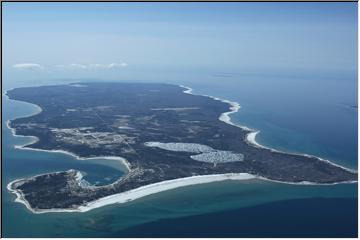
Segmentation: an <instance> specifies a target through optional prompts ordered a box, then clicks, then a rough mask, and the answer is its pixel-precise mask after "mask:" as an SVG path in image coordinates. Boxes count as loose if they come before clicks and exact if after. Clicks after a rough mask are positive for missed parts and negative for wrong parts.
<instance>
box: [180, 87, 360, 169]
mask: <svg viewBox="0 0 360 240" xmlns="http://www.w3.org/2000/svg"><path fill="white" fill-rule="evenodd" d="M179 86H180V87H182V88H185V89H186V90H185V91H184V93H187V94H191V95H196V96H204V97H209V98H212V99H214V100H216V101H221V102H224V103H228V104H229V105H230V110H231V111H228V112H224V113H222V114H221V115H220V117H219V120H220V121H223V122H225V123H227V124H230V125H233V126H235V127H238V128H241V129H243V130H245V131H249V133H247V134H246V137H245V139H244V140H245V142H247V143H248V144H250V145H252V146H254V147H257V148H263V149H267V150H270V151H272V152H278V153H284V154H291V155H297V156H305V157H313V158H316V159H318V160H320V161H323V162H326V163H328V164H331V165H333V166H336V167H339V168H341V169H344V170H346V171H349V172H352V173H357V170H356V169H351V168H347V167H344V166H341V165H339V164H336V163H333V162H331V161H329V160H326V159H323V158H320V157H317V156H314V155H310V154H306V153H305V154H302V153H296V152H284V151H279V150H277V149H274V148H271V147H267V146H264V145H261V144H260V143H258V142H257V141H256V135H257V134H258V133H260V130H254V129H251V128H249V127H246V126H243V125H240V124H236V123H233V122H232V121H231V118H230V116H229V115H230V114H233V113H236V112H238V111H239V109H240V108H241V106H240V104H239V103H237V102H233V101H229V100H226V99H221V98H218V97H214V96H211V95H201V94H193V93H192V91H193V89H192V88H190V87H186V86H184V85H179Z"/></svg>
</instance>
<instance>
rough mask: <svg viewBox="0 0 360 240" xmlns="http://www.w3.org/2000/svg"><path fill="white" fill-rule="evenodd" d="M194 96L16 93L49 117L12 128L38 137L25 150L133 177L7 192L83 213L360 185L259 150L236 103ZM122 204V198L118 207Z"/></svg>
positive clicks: (54, 90)
mask: <svg viewBox="0 0 360 240" xmlns="http://www.w3.org/2000/svg"><path fill="white" fill-rule="evenodd" d="M189 93H190V90H189V89H187V88H184V87H181V86H177V85H171V84H155V83H93V82H92V83H76V84H69V85H55V86H40V87H24V88H16V89H12V90H9V91H8V92H7V96H8V97H9V98H10V99H14V100H19V101H24V102H29V103H33V104H36V105H38V106H39V107H40V108H41V109H42V111H41V112H40V113H38V114H36V115H33V116H30V117H24V118H18V119H15V120H12V121H10V122H9V123H8V126H9V127H10V128H11V129H13V132H14V133H15V134H16V135H23V136H35V137H36V138H37V141H36V142H33V143H30V144H28V145H27V146H24V147H26V148H32V149H38V150H48V151H66V152H69V153H72V154H74V155H76V156H78V157H81V158H92V157H99V156H109V157H110V156H111V157H119V158H122V159H125V160H124V161H125V162H126V164H127V166H128V169H129V170H128V173H126V174H125V175H124V177H122V178H120V179H118V180H117V181H115V182H113V183H112V184H109V185H105V186H92V185H90V184H88V183H86V181H85V180H83V179H82V175H81V173H80V172H79V171H77V170H72V169H69V171H65V172H56V173H47V174H42V175H38V176H34V177H31V178H26V179H17V180H15V181H13V182H11V183H10V184H9V185H8V189H9V190H10V191H12V192H14V193H15V194H16V195H17V197H18V198H17V200H18V201H20V202H22V203H24V204H25V205H26V206H27V207H28V208H29V209H30V210H32V211H33V212H46V211H85V210H89V209H90V208H91V206H93V207H97V206H102V205H105V204H109V203H114V202H124V201H129V200H132V199H134V198H136V196H137V197H140V196H143V195H146V191H147V189H148V190H149V189H154V188H156V187H159V186H161V185H162V186H166V185H167V186H170V185H171V184H173V185H172V186H173V187H174V186H175V187H176V186H183V185H189V184H190V183H191V182H194V183H202V182H208V181H209V179H211V178H213V180H214V181H219V180H221V179H237V178H241V177H242V178H245V179H246V178H251V177H258V178H263V179H268V180H273V181H280V182H287V183H315V184H333V183H341V182H355V181H357V173H356V172H354V171H352V170H349V169H346V168H343V167H341V166H338V165H335V164H333V163H331V162H329V161H326V160H323V159H320V158H317V157H315V156H309V155H300V154H290V153H283V152H279V151H275V150H272V149H268V148H264V147H262V146H260V145H256V144H255V143H256V142H255V141H254V137H255V135H256V132H253V131H252V130H250V129H246V128H241V127H239V126H236V125H235V124H233V123H232V122H231V121H230V118H229V116H228V115H229V114H230V113H232V112H235V111H237V109H238V105H237V104H236V103H232V102H228V101H223V100H219V99H216V98H213V97H208V96H201V95H194V94H189ZM329 134H330V133H329ZM221 176H225V177H224V178H221ZM204 179H207V180H204ZM210 181H211V180H210ZM173 187H172V188H173ZM170 188H171V187H165V188H163V189H170ZM149 191H150V192H155V191H154V190H149ZM131 194H133V195H134V194H135V195H136V196H135V197H134V196H133V197H132V195H131ZM119 196H122V198H121V199H122V200H119V199H118V200H116V199H115V198H116V197H119ZM114 199H115V200H114Z"/></svg>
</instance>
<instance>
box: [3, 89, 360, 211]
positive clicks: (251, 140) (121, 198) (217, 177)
mask: <svg viewBox="0 0 360 240" xmlns="http://www.w3.org/2000/svg"><path fill="white" fill-rule="evenodd" d="M178 86H179V87H181V88H184V89H185V90H184V91H183V93H186V94H192V95H197V96H204V97H209V98H212V99H214V100H216V101H221V102H224V103H227V104H229V105H230V107H229V110H230V111H227V112H223V113H221V115H220V116H219V118H218V119H219V120H220V121H223V122H225V123H227V124H230V125H233V126H236V127H239V128H241V129H243V130H245V131H248V132H249V133H247V134H246V137H245V139H244V140H245V141H246V142H247V143H248V144H251V145H253V146H254V147H258V148H265V149H268V150H271V151H275V152H280V153H285V154H293V155H300V156H306V157H315V158H317V159H318V160H321V161H326V162H327V163H328V164H332V165H334V166H336V167H340V168H342V169H344V170H347V171H349V172H354V173H357V171H356V170H354V169H348V168H345V167H343V166H340V165H337V164H335V163H332V162H330V161H329V160H325V159H322V158H319V157H316V156H311V155H308V154H297V153H289V152H281V151H278V150H276V149H272V148H269V147H265V146H263V145H261V144H259V143H257V142H256V139H255V138H256V135H257V134H258V133H259V132H260V131H257V130H254V129H250V128H248V127H246V126H242V125H239V124H235V123H233V122H232V121H231V118H230V116H229V115H230V114H233V113H236V112H238V110H239V109H240V108H241V107H240V104H239V103H237V102H233V101H229V100H225V99H220V98H217V97H213V96H210V95H201V94H193V93H192V91H193V89H192V88H189V87H186V86H183V85H178ZM6 93H7V91H5V95H6V97H7V98H8V99H9V100H12V101H19V100H13V99H10V98H9V96H7V94H6ZM19 102H24V101H19ZM25 103H28V102H25ZM30 104H32V103H30ZM32 105H35V106H37V107H38V108H39V109H40V112H41V111H42V109H41V107H40V106H38V105H36V104H32ZM40 112H38V113H35V114H32V115H30V116H34V115H37V114H39V113H40ZM24 117H29V116H24ZM21 118H22V117H21ZM12 120H14V119H12ZM10 121H11V120H7V121H6V126H7V127H8V128H9V129H10V130H11V132H12V135H13V136H15V137H33V138H35V139H34V140H32V141H31V142H29V143H25V144H24V145H15V146H14V147H15V148H17V149H25V150H32V151H45V152H59V153H63V154H67V155H71V156H72V157H74V158H75V159H77V160H91V159H98V158H104V159H109V160H119V161H121V162H122V164H123V165H124V166H125V167H126V168H127V169H128V171H129V172H130V171H131V168H130V167H131V165H130V163H129V162H128V161H127V160H126V159H125V158H122V157H119V156H103V157H102V156H99V157H89V158H85V157H80V156H78V155H76V154H74V153H71V152H68V151H65V150H45V149H36V148H31V147H26V146H27V145H30V144H33V143H35V142H37V141H38V138H37V137H35V136H24V135H17V134H16V133H15V129H13V128H11V127H10ZM40 175H44V174H40ZM36 176H39V175H36ZM36 176H34V177H36ZM32 178H33V177H32ZM30 179H31V178H30ZM81 179H82V177H81V178H79V179H78V181H81ZM121 179H122V177H121V178H119V179H118V180H116V181H115V182H114V183H116V182H118V181H119V180H121ZM249 179H259V180H264V181H270V182H277V183H284V184H294V185H336V184H344V183H356V182H357V181H344V182H336V183H313V182H307V181H303V182H284V181H278V180H271V179H267V178H265V177H261V176H257V175H252V174H248V173H226V174H213V175H199V176H191V177H186V178H178V179H174V180H166V181H162V182H157V183H153V184H149V185H145V186H142V187H139V188H136V189H132V190H129V191H126V192H122V193H117V194H113V195H109V196H106V197H103V198H100V199H97V200H94V201H92V202H88V203H87V204H86V205H82V206H79V207H78V208H75V209H47V210H37V209H32V208H31V206H30V204H29V203H28V202H27V200H26V199H25V198H24V196H23V194H22V192H21V191H19V190H14V189H12V188H11V187H12V184H13V183H14V182H17V181H21V180H24V179H15V180H13V181H11V182H10V183H9V184H8V185H7V189H8V190H9V191H10V192H12V193H14V194H15V195H16V199H15V202H19V203H22V204H24V205H25V206H26V208H27V209H29V210H30V211H31V212H33V213H49V212H87V211H90V210H92V209H95V208H99V207H103V206H106V205H110V204H115V203H125V202H128V201H132V200H135V199H138V198H141V197H144V196H148V195H151V194H155V193H159V192H163V191H166V190H170V189H175V188H179V187H185V186H190V185H197V184H203V183H211V182H217V181H225V180H249ZM114 183H111V184H109V185H112V184H114Z"/></svg>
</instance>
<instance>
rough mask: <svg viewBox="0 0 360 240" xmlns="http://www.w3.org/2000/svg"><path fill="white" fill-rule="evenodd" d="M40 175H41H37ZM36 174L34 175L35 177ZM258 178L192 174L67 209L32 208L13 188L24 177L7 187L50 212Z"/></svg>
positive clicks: (76, 209) (80, 210) (85, 208)
mask: <svg viewBox="0 0 360 240" xmlns="http://www.w3.org/2000/svg"><path fill="white" fill-rule="evenodd" d="M37 176H39V175H37ZM35 177H36V176H34V177H32V178H35ZM81 177H82V176H81V175H79V176H77V181H79V182H80V181H81ZM254 178H256V177H255V176H254V175H251V174H248V173H228V174H214V175H203V176H192V177H187V178H179V179H174V180H168V181H163V182H158V183H154V184H149V185H146V186H142V187H139V188H136V189H133V190H130V191H126V192H122V193H118V194H114V195H110V196H106V197H103V198H100V199H97V200H95V201H92V202H88V203H86V205H82V206H79V207H77V208H72V209H71V208H70V209H68V208H65V209H33V208H31V206H30V204H29V203H28V201H27V200H26V199H25V197H24V195H23V194H22V192H21V191H18V190H15V189H13V188H12V185H13V184H14V183H15V182H17V181H21V180H23V179H17V180H14V181H12V182H10V183H9V184H8V185H7V189H8V190H9V191H10V192H12V193H14V194H16V199H15V202H19V203H22V204H24V205H25V206H26V208H27V209H29V210H30V211H31V212H33V213H49V212H87V211H90V210H92V209H95V208H99V207H103V206H106V205H110V204H116V203H118V204H119V203H125V202H129V201H133V200H135V199H138V198H142V197H145V196H148V195H151V194H155V193H159V192H163V191H167V190H171V189H175V188H179V187H185V186H190V185H197V184H204V183H210V182H218V181H224V180H249V179H254Z"/></svg>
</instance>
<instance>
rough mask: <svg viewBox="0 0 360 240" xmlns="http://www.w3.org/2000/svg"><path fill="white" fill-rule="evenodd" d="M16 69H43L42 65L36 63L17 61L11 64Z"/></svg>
mask: <svg viewBox="0 0 360 240" xmlns="http://www.w3.org/2000/svg"><path fill="white" fill-rule="evenodd" d="M13 67H14V68H16V69H27V70H41V69H44V67H43V66H41V65H40V64H37V63H17V64H14V65H13Z"/></svg>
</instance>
